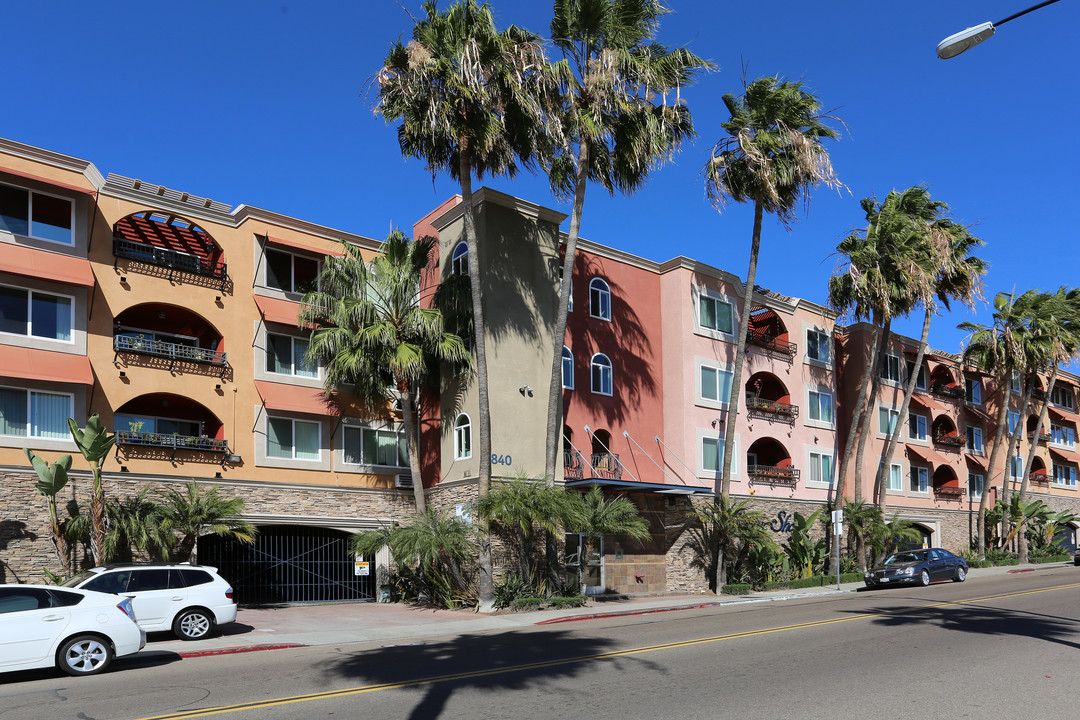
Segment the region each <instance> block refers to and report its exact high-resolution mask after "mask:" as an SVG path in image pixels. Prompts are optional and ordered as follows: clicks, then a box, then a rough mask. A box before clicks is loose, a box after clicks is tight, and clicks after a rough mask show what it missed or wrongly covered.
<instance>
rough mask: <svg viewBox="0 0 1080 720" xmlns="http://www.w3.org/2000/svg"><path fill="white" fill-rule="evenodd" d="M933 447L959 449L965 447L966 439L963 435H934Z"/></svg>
mask: <svg viewBox="0 0 1080 720" xmlns="http://www.w3.org/2000/svg"><path fill="white" fill-rule="evenodd" d="M934 444H935V445H944V446H945V447H949V448H960V447H964V446H965V445H967V437H965V436H964V435H935V436H934Z"/></svg>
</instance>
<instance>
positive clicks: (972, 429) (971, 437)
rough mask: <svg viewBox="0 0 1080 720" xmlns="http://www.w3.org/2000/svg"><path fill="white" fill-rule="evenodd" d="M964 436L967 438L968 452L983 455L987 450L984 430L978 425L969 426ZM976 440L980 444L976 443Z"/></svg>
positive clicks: (965, 429)
mask: <svg viewBox="0 0 1080 720" xmlns="http://www.w3.org/2000/svg"><path fill="white" fill-rule="evenodd" d="M964 435H965V436H967V444H966V445H965V447H966V448H967V451H968V452H969V453H971V454H973V455H982V454H983V451H984V449H985V445H984V439H983V431H982V428H981V427H979V426H978V425H968V426H967V427H965V428H964ZM976 438H977V439H978V443H976V442H975V439H976ZM976 445H977V446H978V447H976Z"/></svg>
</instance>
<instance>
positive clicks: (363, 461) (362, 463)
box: [341, 425, 409, 470]
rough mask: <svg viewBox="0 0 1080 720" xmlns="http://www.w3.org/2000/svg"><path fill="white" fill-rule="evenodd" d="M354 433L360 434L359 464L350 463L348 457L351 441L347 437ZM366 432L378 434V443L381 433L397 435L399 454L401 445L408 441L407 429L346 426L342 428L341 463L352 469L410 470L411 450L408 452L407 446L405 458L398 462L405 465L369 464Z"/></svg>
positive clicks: (396, 444) (399, 458)
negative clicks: (365, 446) (365, 453)
mask: <svg viewBox="0 0 1080 720" xmlns="http://www.w3.org/2000/svg"><path fill="white" fill-rule="evenodd" d="M352 432H358V433H359V434H360V438H359V445H358V447H359V450H360V452H359V462H352V461H350V460H349V456H348V451H347V447H348V444H349V441H348V439H347V437H346V435H347V434H349V433H352ZM365 432H372V433H375V434H376V435H375V437H376V443H377V442H378V437H379V433H387V434H393V435H395V436H396V440H397V442H396V443H395V447H397V448H398V451H399V452H401V446H400V444H399V443H401V442H402V441H405V440H406V438H405V429H404V428H398V429H396V430H393V429H390V428H378V427H371V426H370V425H346V426H344V427H343V428H342V434H341V462H342V464H344V465H348V466H350V467H357V466H359V467H372V468H391V469H396V470H402V469H408V467H409V450H408V447H407V446H406V448H405V451H404V452H405V457H404V458H402V457H400V456H399V457H398V462H399V463H401V462H402V461H403V462H404V464H397V465H385V464H383V463H379V462H368V459H367V458H365V457H364V433H365ZM376 459H377V458H376Z"/></svg>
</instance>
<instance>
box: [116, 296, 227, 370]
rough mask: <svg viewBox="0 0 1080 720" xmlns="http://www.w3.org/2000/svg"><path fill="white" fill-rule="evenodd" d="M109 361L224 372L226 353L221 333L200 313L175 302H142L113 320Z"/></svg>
mask: <svg viewBox="0 0 1080 720" xmlns="http://www.w3.org/2000/svg"><path fill="white" fill-rule="evenodd" d="M113 353H114V355H113V362H114V363H117V364H119V362H120V358H121V357H122V358H123V359H124V362H125V363H126V364H128V365H141V366H146V367H158V368H161V369H164V370H169V371H173V370H177V369H182V370H184V371H185V372H194V373H198V372H199V370H200V368H203V369H204V373H205V374H214V375H219V376H220V377H222V378H223V377H224V376H225V371H226V368H227V367H228V356H227V355H226V353H225V340H224V338H223V337H222V335H221V333H220V332H218V331H217V329H216V328H215V327H214V326H213V325H211V324H210V323H209V322H208V321H207V320H206V319H205V318H203V317H202V316H200V315H198V314H196V313H194V312H192V311H191V310H188V309H187V308H184V307H180V306H178V305H167V304H165V303H143V304H141V305H136V306H134V307H130V308H128V309H127V310H124V311H123V312H121V313H120V314H119V315H117V316H116V320H115V321H114V323H113Z"/></svg>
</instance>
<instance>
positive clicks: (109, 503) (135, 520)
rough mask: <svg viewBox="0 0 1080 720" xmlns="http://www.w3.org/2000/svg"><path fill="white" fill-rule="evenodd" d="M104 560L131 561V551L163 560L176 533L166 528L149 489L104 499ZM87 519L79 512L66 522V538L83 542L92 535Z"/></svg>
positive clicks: (159, 509) (108, 561)
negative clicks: (125, 495)
mask: <svg viewBox="0 0 1080 720" xmlns="http://www.w3.org/2000/svg"><path fill="white" fill-rule="evenodd" d="M105 519H106V523H105V525H106V529H105V542H104V543H103V544H102V551H103V562H106V563H111V562H117V561H119V562H130V561H131V560H132V559H133V557H134V555H133V551H134V550H140V551H142V552H145V553H146V554H147V555H148V556H149V557H151V558H155V559H166V558H168V555H169V549H170V548H171V547H172V546H173V544H175V541H176V538H175V536H174V535H173V534H172V533H171V532H170V531H169V530H167V529H166V527H165V523H164V520H165V518H164V514H163V510H162V507H161V505H159V504H158V503H156V502H154V501H153V500H151V499H150V488H149V487H144V488H143V489H142V490H140V491H139V492H138V493H136V494H135V495H132V496H127V497H120V498H115V497H109V498H106V500H105ZM91 530H92V528H91V524H90V518H89V516H87V515H82V514H78V515H75V516H74V517H72V518H71V520H70V521H69V522H68V524H67V532H68V537H69V538H71V539H72V540H74V541H77V542H83V543H85V542H86V541H87V540H88V539H89V538H90V535H91Z"/></svg>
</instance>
